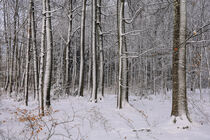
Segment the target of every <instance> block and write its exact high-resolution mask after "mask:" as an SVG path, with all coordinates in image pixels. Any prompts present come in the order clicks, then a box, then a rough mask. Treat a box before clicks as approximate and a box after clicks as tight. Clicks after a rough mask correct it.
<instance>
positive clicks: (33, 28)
mask: <svg viewBox="0 0 210 140" xmlns="http://www.w3.org/2000/svg"><path fill="white" fill-rule="evenodd" d="M31 34H32V36H31V37H32V47H33V60H34V61H33V62H34V87H35V93H34V94H35V97H36V100H37V101H38V100H39V92H38V88H39V74H38V73H39V71H38V57H37V43H36V42H37V41H36V20H35V6H34V0H31Z"/></svg>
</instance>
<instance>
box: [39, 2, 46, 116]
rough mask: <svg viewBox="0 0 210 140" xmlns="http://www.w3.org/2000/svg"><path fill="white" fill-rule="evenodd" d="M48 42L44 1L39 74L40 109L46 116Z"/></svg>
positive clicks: (44, 4)
mask: <svg viewBox="0 0 210 140" xmlns="http://www.w3.org/2000/svg"><path fill="white" fill-rule="evenodd" d="M45 41H46V0H43V1H42V34H41V48H40V74H39V108H40V113H41V114H42V115H44V57H45Z"/></svg>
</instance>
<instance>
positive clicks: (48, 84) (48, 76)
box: [43, 0, 53, 108]
mask: <svg viewBox="0 0 210 140" xmlns="http://www.w3.org/2000/svg"><path fill="white" fill-rule="evenodd" d="M46 41H47V42H46V44H47V46H46V53H47V54H46V68H45V77H44V90H43V91H44V100H45V104H46V107H47V108H49V107H50V91H51V77H52V49H53V39H52V25H51V11H50V0H46Z"/></svg>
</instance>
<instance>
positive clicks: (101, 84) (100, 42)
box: [97, 0, 104, 99]
mask: <svg viewBox="0 0 210 140" xmlns="http://www.w3.org/2000/svg"><path fill="white" fill-rule="evenodd" d="M101 6H102V5H101V0H98V5H97V32H98V45H99V57H100V58H99V60H100V62H99V63H100V64H99V65H100V71H99V72H100V73H99V93H100V95H99V96H100V97H99V98H100V99H101V98H103V97H104V50H103V33H102V21H101V16H102V13H101Z"/></svg>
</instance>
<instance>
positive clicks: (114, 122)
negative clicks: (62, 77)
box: [0, 95, 210, 140]
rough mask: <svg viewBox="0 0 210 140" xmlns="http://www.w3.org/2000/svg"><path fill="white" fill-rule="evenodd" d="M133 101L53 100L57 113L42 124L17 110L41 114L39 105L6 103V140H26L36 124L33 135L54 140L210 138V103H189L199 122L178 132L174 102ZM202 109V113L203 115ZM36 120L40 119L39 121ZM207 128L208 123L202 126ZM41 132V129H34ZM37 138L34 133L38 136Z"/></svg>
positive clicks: (2, 120) (1, 105) (2, 112)
mask: <svg viewBox="0 0 210 140" xmlns="http://www.w3.org/2000/svg"><path fill="white" fill-rule="evenodd" d="M130 103H131V104H132V106H134V107H135V108H134V107H132V106H130V105H127V106H126V107H125V108H124V109H122V110H117V109H116V108H115V107H116V97H115V96H114V95H109V96H107V97H105V98H104V100H103V101H102V102H99V103H97V104H94V103H89V102H87V98H77V97H69V98H67V99H59V100H56V101H52V109H53V110H54V111H52V114H51V115H49V116H46V117H44V118H43V119H42V120H39V121H36V123H33V120H32V122H29V121H24V122H20V121H19V120H20V119H19V120H18V117H19V116H20V115H19V116H17V115H16V114H15V113H14V112H16V111H17V110H18V109H17V108H19V109H20V110H24V109H26V110H27V111H26V112H30V110H31V114H37V112H36V108H37V106H36V103H35V102H31V103H30V104H29V107H27V108H26V107H25V106H24V103H23V102H16V101H14V100H12V99H7V98H2V99H1V100H0V139H2V140H3V138H4V139H9V138H10V139H12V140H24V139H29V138H31V131H32V128H30V127H29V125H31V124H32V123H33V124H34V125H37V124H39V125H41V126H42V127H43V128H42V129H41V130H40V132H39V133H38V134H37V135H36V137H35V136H34V137H32V138H35V139H38V138H39V139H43V140H45V139H47V138H50V140H63V139H64V140H68V139H72V140H77V139H78V140H99V139H100V140H168V139H169V138H170V140H180V139H181V140H198V139H199V140H210V133H209V132H210V125H209V124H206V123H208V119H210V111H209V110H210V104H209V103H207V102H202V103H201V102H198V101H196V103H195V102H194V103H193V104H192V105H189V108H190V113H191V117H192V119H193V121H194V122H193V123H192V125H191V126H190V128H189V129H178V128H176V127H175V126H174V125H173V124H170V123H169V120H170V109H171V102H170V98H169V97H167V98H166V99H163V98H161V97H154V96H151V97H149V98H147V99H142V100H139V97H131V98H130ZM199 110H200V111H199ZM34 122H35V121H34ZM201 124H202V125H201ZM33 129H34V130H37V128H36V127H33ZM33 134H34V132H33Z"/></svg>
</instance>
